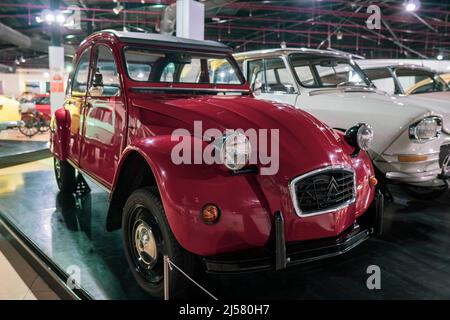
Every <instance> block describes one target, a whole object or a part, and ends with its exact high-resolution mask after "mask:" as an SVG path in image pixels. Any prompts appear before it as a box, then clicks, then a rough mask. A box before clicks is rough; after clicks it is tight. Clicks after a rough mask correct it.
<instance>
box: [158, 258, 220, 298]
mask: <svg viewBox="0 0 450 320" xmlns="http://www.w3.org/2000/svg"><path fill="white" fill-rule="evenodd" d="M165 258H166V259H164V260H165V261H167V264H168V266H169V268H170V271H172V270H173V269H172V267H174V268H175V269H177V270H178V271H179V272H180V273H181V274H182V275H183V276H185V277H186V278H188V279H189V280H190V281H191V282H193V283H194V284H195V285H196V286H197V287H199V288H200V289H201V290H203V291H204V292H205V293H206V294H207V295H209V296H210V297H211V298H213V299H214V300H216V301H217V300H219V299H217V298H216V297H215V296H214V295H213V294H212V293H211V292H209V291H208V290H206V289H205V288H204V287H202V286H201V285H200V284H199V283H197V282H196V281H195V280H194V279H192V278H191V277H190V276H189V275H187V274H186V273H185V272H184V271H183V270H181V268H180V267H178V266H177V265H176V264H175V263H173V262H172V261H171V260H170V259H169V257H165ZM167 290H168V288H167ZM167 299H168V297H167Z"/></svg>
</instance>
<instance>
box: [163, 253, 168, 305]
mask: <svg viewBox="0 0 450 320" xmlns="http://www.w3.org/2000/svg"><path fill="white" fill-rule="evenodd" d="M164 300H169V257H168V256H164Z"/></svg>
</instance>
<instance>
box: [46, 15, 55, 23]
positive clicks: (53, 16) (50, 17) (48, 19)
mask: <svg viewBox="0 0 450 320" xmlns="http://www.w3.org/2000/svg"><path fill="white" fill-rule="evenodd" d="M45 21H46V22H47V23H48V24H51V23H52V22H54V21H55V15H54V14H53V13H47V14H46V15H45Z"/></svg>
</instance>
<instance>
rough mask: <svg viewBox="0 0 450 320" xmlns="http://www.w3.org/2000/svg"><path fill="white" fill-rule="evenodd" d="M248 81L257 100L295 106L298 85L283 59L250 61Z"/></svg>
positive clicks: (248, 64) (248, 63)
mask: <svg viewBox="0 0 450 320" xmlns="http://www.w3.org/2000/svg"><path fill="white" fill-rule="evenodd" d="M247 80H248V81H249V83H250V86H251V88H252V90H253V92H254V94H255V96H256V97H257V98H259V99H267V100H275V101H279V102H284V103H289V104H292V105H295V102H296V100H297V95H298V90H297V85H296V84H295V81H294V77H293V76H292V74H291V72H290V69H289V68H287V66H286V63H285V61H284V59H283V58H282V57H274V58H265V59H257V60H251V61H248V62H247Z"/></svg>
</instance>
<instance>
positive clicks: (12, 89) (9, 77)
mask: <svg viewBox="0 0 450 320" xmlns="http://www.w3.org/2000/svg"><path fill="white" fill-rule="evenodd" d="M64 78H65V79H66V78H67V75H65V77H64ZM49 80H50V76H49V70H48V69H19V68H18V69H17V70H16V73H0V81H2V82H3V94H4V95H5V96H8V97H13V98H15V97H18V96H20V95H21V94H22V93H23V92H24V91H25V82H26V81H37V82H39V84H40V88H39V93H45V89H46V85H45V83H46V82H47V81H49ZM64 83H66V80H65V81H64Z"/></svg>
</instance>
